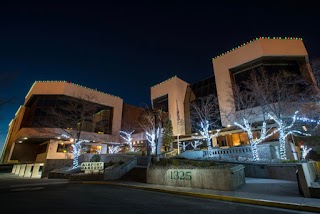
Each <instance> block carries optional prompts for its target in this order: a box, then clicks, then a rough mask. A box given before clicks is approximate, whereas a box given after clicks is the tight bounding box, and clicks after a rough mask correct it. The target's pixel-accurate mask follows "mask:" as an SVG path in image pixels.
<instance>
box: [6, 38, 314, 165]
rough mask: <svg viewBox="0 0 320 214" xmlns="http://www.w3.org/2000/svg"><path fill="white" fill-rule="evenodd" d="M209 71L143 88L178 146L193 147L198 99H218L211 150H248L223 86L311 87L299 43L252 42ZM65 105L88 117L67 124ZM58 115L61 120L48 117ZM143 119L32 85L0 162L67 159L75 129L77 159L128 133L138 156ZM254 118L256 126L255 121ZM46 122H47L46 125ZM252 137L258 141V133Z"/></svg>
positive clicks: (83, 92) (88, 94) (131, 111)
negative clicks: (286, 80) (265, 76)
mask: <svg viewBox="0 0 320 214" xmlns="http://www.w3.org/2000/svg"><path fill="white" fill-rule="evenodd" d="M212 64H213V75H212V76H210V77H208V78H206V79H204V80H201V81H197V82H195V83H192V84H189V83H187V82H186V81H184V80H182V79H180V78H178V77H177V76H174V77H171V78H169V79H167V80H165V81H163V82H161V83H159V84H157V85H154V86H152V87H151V88H150V99H151V105H152V108H154V109H161V110H162V111H164V112H167V113H168V116H169V117H170V119H171V121H172V126H173V135H174V136H176V137H177V136H180V142H181V143H183V142H190V141H193V140H194V138H193V137H192V135H194V134H196V133H194V132H195V130H193V129H192V126H191V122H190V121H191V120H192V118H190V111H191V108H190V105H191V104H192V103H193V102H196V101H197V99H200V98H203V97H206V96H209V95H214V96H216V97H217V98H218V106H217V108H218V110H219V111H220V124H219V125H220V126H221V128H222V130H221V132H220V133H219V135H218V136H217V137H216V138H214V139H213V140H212V146H213V147H222V148H226V147H233V146H239V145H245V144H247V143H248V136H247V134H246V133H244V132H243V131H242V130H240V129H237V128H235V127H234V125H233V122H234V121H230V119H227V118H225V116H224V115H225V114H224V112H226V111H229V112H236V111H237V110H236V109H235V107H234V106H232V105H230V102H229V101H228V99H229V98H230V97H229V96H230V95H231V96H232V95H233V91H232V88H231V87H230V85H231V84H234V83H235V84H241V82H242V81H243V80H246V79H248V76H249V75H250V73H251V72H254V71H255V70H259V69H264V70H266V71H267V72H270V73H274V72H277V71H279V70H282V69H289V70H290V71H292V72H294V73H295V74H298V75H301V77H303V78H305V79H306V80H308V81H310V82H313V83H315V79H314V77H313V75H312V71H311V69H310V64H309V58H308V53H307V50H306V48H305V46H304V44H303V41H302V39H300V38H291V37H290V38H279V37H272V38H270V37H261V38H257V39H254V40H251V41H249V42H247V43H244V44H242V45H240V46H238V47H236V48H233V49H232V50H230V51H227V52H225V53H223V54H221V55H219V56H217V57H214V58H213V59H212ZM66 103H72V104H73V105H74V106H77V108H78V107H79V106H82V107H84V106H87V107H88V108H89V107H90V108H92V110H90V111H88V114H85V115H84V117H82V118H81V117H77V116H76V117H75V119H76V120H77V122H76V123H74V122H72V120H70V119H69V120H66V119H68V118H69V117H68V116H70V115H71V111H69V110H70V109H69V110H68V109H65V108H62V107H63V105H64V104H66ZM57 111H59V112H60V113H61V112H62V113H63V114H64V115H65V117H60V118H59V117H55V114H54V112H57ZM82 112H85V111H82ZM76 113H77V114H79V113H81V111H80V112H79V111H78V112H76ZM142 114H143V109H142V108H140V107H136V106H131V105H127V104H124V103H123V100H122V99H121V98H119V97H116V96H113V95H110V94H106V93H103V92H100V91H97V90H94V89H89V88H86V87H84V86H80V85H77V84H74V83H70V82H65V81H36V82H35V83H34V84H33V86H32V87H31V89H30V91H29V92H28V94H27V95H26V97H25V101H24V104H23V105H21V106H20V108H19V109H18V111H17V113H16V114H15V117H14V119H13V120H12V121H11V122H10V124H9V129H8V135H7V139H6V143H5V146H4V149H3V153H2V156H1V162H3V163H6V162H39V163H41V162H44V161H45V160H47V159H72V158H73V156H72V152H71V150H72V149H71V145H72V143H73V141H74V140H75V138H76V137H77V136H75V137H74V135H72V134H75V133H74V132H73V131H75V130H77V129H79V126H80V130H81V136H78V138H81V139H83V140H85V141H84V143H83V148H82V152H84V153H102V154H105V153H108V146H109V145H112V144H115V145H119V143H120V144H122V145H123V144H124V143H125V141H124V140H123V139H122V138H120V136H119V131H120V130H123V131H133V130H134V131H135V132H134V133H133V135H132V136H133V146H135V147H137V148H140V150H142V151H145V150H146V147H147V141H146V136H145V133H144V130H143V129H141V127H140V126H139V122H138V121H139V118H140V117H141V115H142ZM255 119H256V120H257V121H259V119H260V118H259V117H257V118H255ZM47 120H48V121H51V123H50V124H48V123H45V122H46V121H47ZM52 121H54V122H52ZM232 126H233V127H232ZM212 131H214V130H212ZM68 133H69V134H68ZM253 135H254V136H255V135H256V136H257V135H258V132H253ZM178 140H179V138H178V139H176V142H177V141H178ZM275 140H276V136H275V137H274V139H269V141H270V142H271V141H275ZM178 142H179V141H178ZM272 144H275V143H274V142H272ZM175 148H177V145H175ZM189 148H190V149H191V147H190V145H189Z"/></svg>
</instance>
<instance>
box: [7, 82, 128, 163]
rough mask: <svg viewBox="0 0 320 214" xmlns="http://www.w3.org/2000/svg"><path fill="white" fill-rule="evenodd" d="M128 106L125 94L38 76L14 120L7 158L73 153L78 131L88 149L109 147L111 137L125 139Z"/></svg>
mask: <svg viewBox="0 0 320 214" xmlns="http://www.w3.org/2000/svg"><path fill="white" fill-rule="evenodd" d="M122 107H123V100H122V99H121V98H120V97H116V96H113V95H110V94H106V93H103V92H101V91H97V90H94V89H90V88H86V87H84V86H81V85H78V84H75V83H70V82H66V81H36V82H34V84H33V85H32V87H31V89H30V90H29V92H28V94H27V95H26V97H25V101H24V104H23V105H22V106H20V108H19V109H18V111H17V113H16V114H15V117H14V118H13V119H12V121H11V122H10V124H9V132H8V135H7V139H6V143H5V146H4V150H3V152H2V156H1V162H3V163H6V162H23V163H44V162H45V161H46V160H48V159H72V158H73V154H72V152H71V145H72V143H73V142H74V140H75V139H76V138H77V137H78V138H79V139H83V140H85V141H84V143H83V150H82V151H83V152H87V153H90V152H91V153H93V152H94V153H107V149H108V143H112V142H119V138H118V134H119V131H120V129H121V121H122ZM57 112H59V115H58V114H57ZM81 114H86V115H85V116H84V117H81V116H79V115H81ZM79 126H80V127H81V128H79ZM77 130H81V132H78V133H81V135H80V136H76V135H77Z"/></svg>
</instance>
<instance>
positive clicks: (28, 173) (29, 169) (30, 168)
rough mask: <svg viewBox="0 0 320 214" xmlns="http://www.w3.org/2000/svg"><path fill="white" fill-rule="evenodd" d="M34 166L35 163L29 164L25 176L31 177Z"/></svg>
mask: <svg viewBox="0 0 320 214" xmlns="http://www.w3.org/2000/svg"><path fill="white" fill-rule="evenodd" d="M33 166H34V164H27V166H26V171H25V173H24V177H26V178H31V175H32V170H33Z"/></svg>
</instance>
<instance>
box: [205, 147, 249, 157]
mask: <svg viewBox="0 0 320 214" xmlns="http://www.w3.org/2000/svg"><path fill="white" fill-rule="evenodd" d="M244 154H248V155H251V154H252V152H251V148H250V147H247V146H245V147H232V148H226V149H212V150H206V151H203V158H210V157H219V156H221V155H223V156H230V157H232V156H237V155H241V156H243V155H244Z"/></svg>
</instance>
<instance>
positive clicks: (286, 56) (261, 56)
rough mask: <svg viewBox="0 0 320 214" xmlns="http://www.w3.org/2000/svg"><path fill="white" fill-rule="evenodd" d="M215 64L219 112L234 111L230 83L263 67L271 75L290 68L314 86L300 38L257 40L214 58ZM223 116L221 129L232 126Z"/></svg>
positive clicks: (265, 38) (241, 79) (307, 58)
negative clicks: (231, 102) (230, 100)
mask: <svg viewBox="0 0 320 214" xmlns="http://www.w3.org/2000/svg"><path fill="white" fill-rule="evenodd" d="M212 64H213V71H214V77H215V82H216V87H217V95H218V99H219V106H220V110H223V111H225V112H235V109H234V106H232V105H230V103H229V101H228V99H230V96H229V95H232V94H233V91H232V89H231V87H230V85H231V83H235V84H240V82H241V81H243V80H245V79H247V78H248V77H249V75H250V73H251V72H252V71H253V70H254V69H259V68H263V69H265V70H266V71H267V72H270V73H271V72H279V71H280V70H282V69H288V70H290V72H295V73H296V74H298V75H301V76H302V77H303V78H305V79H306V80H308V81H312V82H313V83H315V79H314V76H313V74H312V72H311V69H310V64H309V57H308V53H307V50H306V48H305V46H304V44H303V41H302V39H300V38H292V37H285V38H281V37H260V38H256V39H254V40H251V41H249V42H247V43H244V44H242V45H240V46H237V47H235V48H233V49H232V50H230V51H227V52H225V53H222V54H221V55H219V56H217V57H214V58H213V59H212ZM221 117H222V118H221V121H222V126H224V127H227V126H230V125H232V124H233V121H230V120H227V118H225V117H224V115H223V114H222V112H221Z"/></svg>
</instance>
